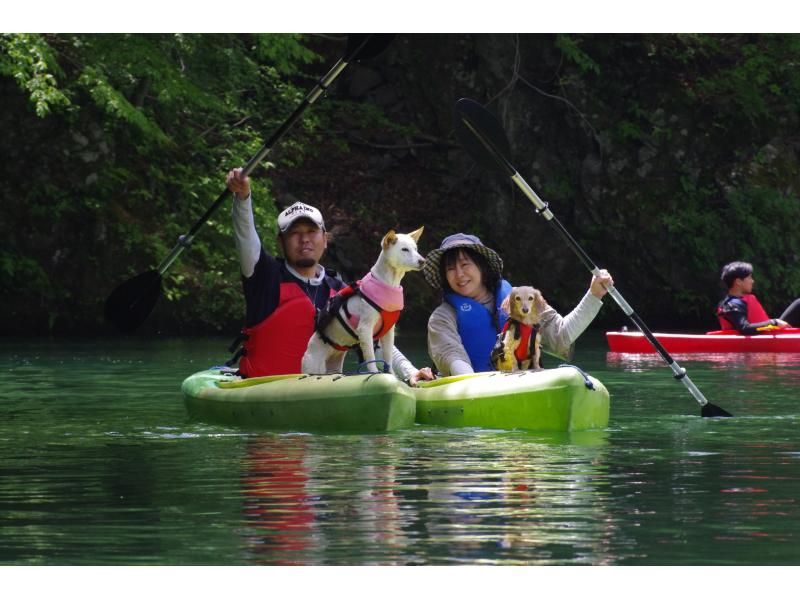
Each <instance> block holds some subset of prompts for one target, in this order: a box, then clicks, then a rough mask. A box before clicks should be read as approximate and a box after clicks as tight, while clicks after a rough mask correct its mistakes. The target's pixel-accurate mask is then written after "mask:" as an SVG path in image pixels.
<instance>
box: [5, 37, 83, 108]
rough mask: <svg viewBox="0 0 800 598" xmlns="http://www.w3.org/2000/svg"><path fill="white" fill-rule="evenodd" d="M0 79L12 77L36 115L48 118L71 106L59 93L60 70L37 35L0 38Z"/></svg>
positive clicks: (66, 98)
mask: <svg viewBox="0 0 800 598" xmlns="http://www.w3.org/2000/svg"><path fill="white" fill-rule="evenodd" d="M0 50H2V53H0V75H3V76H11V77H13V78H14V79H15V80H16V81H17V83H18V84H19V86H20V87H21V88H22V89H24V90H25V91H26V92H27V93H28V94H29V97H30V101H31V103H32V104H33V105H34V106H35V110H36V115H37V116H40V117H44V116H47V115H48V114H50V112H51V110H52V109H53V108H57V107H67V106H69V105H70V100H69V96H68V94H67V93H65V92H64V91H62V90H61V89H59V87H58V83H57V81H56V75H57V74H60V69H59V67H58V64H57V62H56V60H55V55H54V52H53V50H52V49H51V48H50V46H49V45H48V44H47V42H46V41H45V39H44V36H42V35H37V34H25V33H20V34H12V33H3V34H1V35H0Z"/></svg>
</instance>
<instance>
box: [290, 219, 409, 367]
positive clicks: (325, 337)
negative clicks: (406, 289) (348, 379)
mask: <svg viewBox="0 0 800 598" xmlns="http://www.w3.org/2000/svg"><path fill="white" fill-rule="evenodd" d="M423 229H424V227H420V228H418V229H417V230H415V231H414V232H413V233H408V234H397V233H395V232H394V231H393V230H390V231H389V232H388V233H387V234H386V236H384V237H383V240H382V241H381V254H380V255H379V256H378V261H377V262H375V265H374V266H373V267H372V269H371V270H370V271H369V273H368V274H367V275H366V276H364V278H362V279H361V280H359V281H358V282H356V283H353V284H351V285H349V286H347V287H345V288H344V289H342V290H341V291H339V293H338V294H337V295H335V296H334V297H333V298H332V299H331V301H330V303H329V305H328V309H327V311H326V312H323V314H322V315H321V317H320V318H318V320H317V327H316V332H315V333H314V334H313V335H311V339H310V340H309V341H308V347H307V348H306V352H305V355H303V363H302V369H303V373H304V374H331V373H335V372H341V371H342V364H343V363H344V358H345V354H346V353H347V350H348V349H350V348H352V347H355V346H356V345H358V346H360V347H361V352H362V355H363V356H364V361H365V362H367V368H368V369H369V371H371V372H377V371H378V367H377V365H376V364H375V350H374V345H373V342H374V341H375V340H379V342H380V347H381V353H382V354H383V359H384V361H386V363H389V364H390V363H391V360H392V352H393V350H394V324H395V322H397V319H398V318H399V317H400V313H401V311H402V309H403V287H401V286H400V281H401V280H402V279H403V276H404V275H405V273H406V272H410V271H412V270H419V269H421V268H422V266H423V265H424V264H425V258H424V257H422V256H421V255H420V254H419V252H418V251H417V241H419V238H420V236H421V235H422V231H423ZM390 369H391V367H390Z"/></svg>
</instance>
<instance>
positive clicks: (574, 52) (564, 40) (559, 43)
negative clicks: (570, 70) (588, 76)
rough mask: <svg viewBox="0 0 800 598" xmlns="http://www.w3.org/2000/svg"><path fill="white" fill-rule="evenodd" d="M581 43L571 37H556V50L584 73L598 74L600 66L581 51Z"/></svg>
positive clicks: (562, 35)
mask: <svg viewBox="0 0 800 598" xmlns="http://www.w3.org/2000/svg"><path fill="white" fill-rule="evenodd" d="M580 46H581V41H580V40H579V39H578V38H576V37H575V36H572V35H564V34H559V35H556V48H558V49H559V50H561V51H562V52H563V53H564V56H566V57H567V58H568V59H569V60H571V61H572V62H574V63H575V64H576V65H577V66H578V68H580V70H581V71H582V72H584V73H594V74H596V75H599V74H600V65H598V64H597V63H596V62H595V61H594V60H592V59H591V58H590V57H589V55H588V54H587V53H586V52H584V51H583V50H581V47H580Z"/></svg>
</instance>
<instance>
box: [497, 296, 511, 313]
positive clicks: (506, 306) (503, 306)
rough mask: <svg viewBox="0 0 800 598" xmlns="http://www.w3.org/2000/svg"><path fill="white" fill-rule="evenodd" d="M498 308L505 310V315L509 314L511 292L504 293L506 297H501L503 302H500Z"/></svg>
mask: <svg viewBox="0 0 800 598" xmlns="http://www.w3.org/2000/svg"><path fill="white" fill-rule="evenodd" d="M500 309H502V310H503V311H504V312H506V314H507V315H509V316H510V315H511V293H509V294H508V295H506V298H505V299H503V302H502V303H501V304H500Z"/></svg>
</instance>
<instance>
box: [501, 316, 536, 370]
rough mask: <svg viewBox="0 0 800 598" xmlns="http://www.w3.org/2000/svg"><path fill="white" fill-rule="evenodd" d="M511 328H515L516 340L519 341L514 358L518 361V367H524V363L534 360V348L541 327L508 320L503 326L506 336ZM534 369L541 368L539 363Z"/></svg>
mask: <svg viewBox="0 0 800 598" xmlns="http://www.w3.org/2000/svg"><path fill="white" fill-rule="evenodd" d="M510 326H514V329H515V330H514V338H518V339H519V344H518V345H517V348H516V349H514V358H515V359H516V360H517V366H518V367H519V366H522V362H523V361H526V360H528V359H533V353H534V348H535V346H536V344H535V343H536V335H537V334H538V333H539V325H538V324H537V325H535V326H531V325H530V324H523V323H522V322H517V321H516V320H508V321H506V323H505V325H504V326H503V332H502V333H501V334H505V333H506V332H507V331H508V328H509V327H510ZM533 366H534V367H539V364H538V363H534V364H533Z"/></svg>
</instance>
